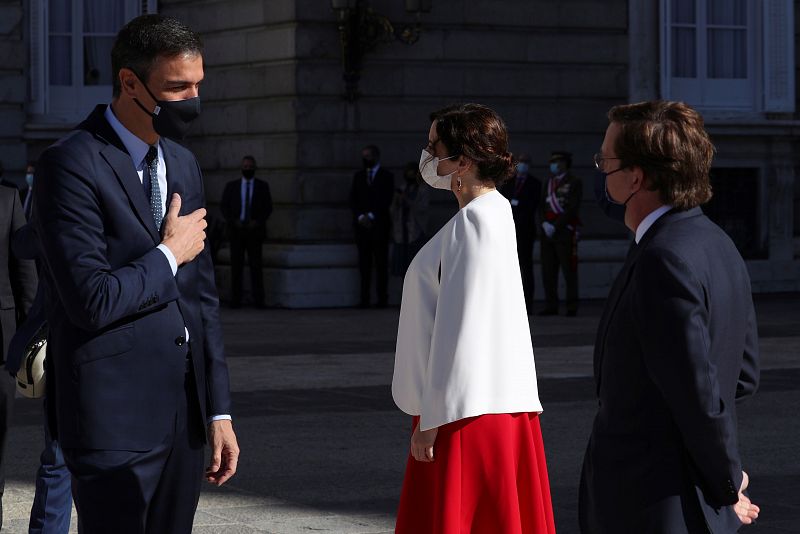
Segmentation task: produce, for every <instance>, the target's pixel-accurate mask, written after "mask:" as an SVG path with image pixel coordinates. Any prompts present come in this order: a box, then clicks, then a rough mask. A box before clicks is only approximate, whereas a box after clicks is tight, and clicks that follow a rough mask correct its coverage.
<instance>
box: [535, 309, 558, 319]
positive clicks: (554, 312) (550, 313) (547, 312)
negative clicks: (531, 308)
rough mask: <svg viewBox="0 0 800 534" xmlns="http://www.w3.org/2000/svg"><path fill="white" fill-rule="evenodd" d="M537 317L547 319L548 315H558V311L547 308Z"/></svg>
mask: <svg viewBox="0 0 800 534" xmlns="http://www.w3.org/2000/svg"><path fill="white" fill-rule="evenodd" d="M537 315H539V317H547V316H548V315H558V310H557V309H555V308H545V309H543V310H542V311H540V312H539V313H538V314H537Z"/></svg>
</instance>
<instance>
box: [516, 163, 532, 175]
mask: <svg viewBox="0 0 800 534" xmlns="http://www.w3.org/2000/svg"><path fill="white" fill-rule="evenodd" d="M530 168H531V166H530V165H528V164H527V163H523V162H522V161H520V162H519V163H517V174H519V175H521V176H524V175H526V174H528V171H529V170H530Z"/></svg>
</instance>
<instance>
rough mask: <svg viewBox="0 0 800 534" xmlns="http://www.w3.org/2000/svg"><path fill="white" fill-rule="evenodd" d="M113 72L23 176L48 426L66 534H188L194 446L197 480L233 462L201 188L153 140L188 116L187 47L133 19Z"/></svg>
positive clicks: (192, 65)
mask: <svg viewBox="0 0 800 534" xmlns="http://www.w3.org/2000/svg"><path fill="white" fill-rule="evenodd" d="M112 71H113V73H114V78H113V80H114V97H113V100H112V103H111V106H105V105H101V106H98V107H97V108H96V109H95V110H94V111H93V112H92V113H91V114H90V115H89V117H88V118H87V119H86V120H85V121H84V122H83V123H82V124H80V125H79V126H78V127H77V128H76V129H75V130H74V131H73V132H71V133H70V134H68V135H67V136H66V137H64V138H63V139H61V140H60V141H58V142H57V143H56V144H54V145H53V146H51V147H49V148H48V149H47V150H46V151H45V152H44V153H43V154H42V156H41V158H40V160H39V163H38V165H37V175H36V187H35V188H34V204H33V209H34V215H33V221H34V225H35V228H36V232H37V234H38V236H39V239H40V242H41V243H40V244H41V251H42V256H43V259H44V268H43V272H44V273H45V276H46V284H45V287H46V288H47V294H46V306H45V308H46V310H47V322H48V325H49V337H48V358H47V363H48V369H47V373H48V381H47V386H48V392H47V397H48V398H49V399H52V400H53V401H54V404H55V405H54V409H52V410H48V413H49V415H51V416H55V418H54V419H55V420H54V423H55V426H52V425H51V430H53V434H54V436H55V437H56V438H57V439H58V440H59V442H60V443H61V446H62V447H63V451H64V457H65V460H66V463H67V466H68V467H69V470H70V472H71V473H72V476H73V490H74V496H75V504H76V507H77V509H78V516H79V522H80V528H81V532H85V533H100V532H110V531H113V532H116V533H128V532H130V533H145V532H147V533H150V532H170V533H181V532H186V533H188V532H190V531H191V528H192V521H193V517H194V511H195V509H196V507H197V501H198V498H199V494H200V481H201V478H202V477H203V476H204V475H203V444H204V442H206V440H207V441H208V443H209V444H210V446H211V448H212V454H211V465H210V466H209V467H208V468H207V469H206V471H205V478H206V479H207V480H208V481H209V482H212V483H215V484H217V485H219V484H222V483H224V482H225V481H227V480H228V479H229V478H230V477H231V476H232V475H233V474H234V472H235V470H236V463H237V459H238V446H237V444H236V437H235V434H234V432H233V427H232V425H231V420H230V415H229V414H230V408H231V400H230V393H229V389H228V388H229V386H228V370H227V364H226V362H225V357H224V352H223V342H222V333H221V328H220V323H219V309H218V299H217V294H216V289H215V285H214V269H213V266H212V264H211V258H210V255H209V249H208V245H207V241H206V239H205V232H204V229H205V226H206V223H205V220H204V217H205V209H204V208H203V206H204V204H205V199H204V192H203V181H202V176H201V173H200V168H199V165H198V163H197V160H196V159H195V157H194V155H193V154H192V153H191V152H189V151H188V150H186V149H185V148H183V147H182V146H181V145H179V144H178V143H175V142H173V141H171V140H170V139H167V137H168V136H169V137H173V136H174V137H176V138H180V137H181V136H182V135H183V134H185V132H186V129H187V128H188V126H189V124H190V123H191V121H192V119H194V118H195V117H196V116H197V114H198V113H199V97H198V88H199V85H200V82H201V81H202V79H203V61H202V44H201V42H200V39H199V36H198V35H197V34H196V33H194V32H193V31H191V30H190V29H189V28H187V27H186V26H184V25H183V24H181V23H180V22H178V21H177V20H175V19H171V18H168V17H163V16H161V15H144V16H141V17H137V18H136V19H134V20H132V21H131V22H129V23H128V24H127V25H126V26H125V27H124V28H123V29H122V30H120V32H119V34H118V35H117V38H116V41H115V43H114V46H113V49H112ZM167 203H169V206H167ZM51 378H52V380H51ZM51 388H52V389H51Z"/></svg>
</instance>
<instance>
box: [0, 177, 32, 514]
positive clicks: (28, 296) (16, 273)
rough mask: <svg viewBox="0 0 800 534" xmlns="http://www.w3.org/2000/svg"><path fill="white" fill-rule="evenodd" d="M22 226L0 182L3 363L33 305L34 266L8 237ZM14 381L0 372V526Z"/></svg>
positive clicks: (13, 192) (13, 198)
mask: <svg viewBox="0 0 800 534" xmlns="http://www.w3.org/2000/svg"><path fill="white" fill-rule="evenodd" d="M23 226H25V215H24V214H23V213H22V204H20V201H19V194H18V192H17V189H16V188H14V187H8V186H5V185H0V358H2V361H3V362H5V359H6V355H7V351H8V344H9V342H10V341H11V337H12V336H13V335H14V332H15V331H16V329H17V325H18V324H20V323H22V322H23V321H24V319H25V315H26V314H27V313H28V310H29V309H30V307H31V305H32V304H33V299H34V296H35V295H36V284H37V278H36V265H35V264H34V262H33V261H30V260H23V259H20V258H19V257H18V256H16V255H15V254H14V253H13V252H12V251H11V237H12V235H13V234H14V232H16V231H17V230H19V229H20V228H22V227H23ZM14 389H15V386H14V380H13V379H12V378H11V377H10V376H8V374H6V373H5V372H0V528H1V527H2V525H3V501H2V498H3V489H4V487H5V476H4V473H5V456H6V455H5V446H6V433H7V431H8V425H9V423H10V419H11V408H12V406H13V404H14Z"/></svg>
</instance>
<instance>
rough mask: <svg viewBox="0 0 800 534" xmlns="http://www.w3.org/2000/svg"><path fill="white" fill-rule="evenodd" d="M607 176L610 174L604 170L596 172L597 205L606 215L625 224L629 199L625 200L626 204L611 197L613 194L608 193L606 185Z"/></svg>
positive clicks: (595, 194)
mask: <svg viewBox="0 0 800 534" xmlns="http://www.w3.org/2000/svg"><path fill="white" fill-rule="evenodd" d="M607 176H608V175H607V174H606V173H604V172H602V171H597V172H596V173H595V175H594V198H595V200H597V205H598V206H600V209H601V210H603V213H605V214H606V217H609V218H610V219H613V220H615V221H619V222H621V223H623V224H624V223H625V204H627V201H625V204H620V203H619V202H617V201H615V200H614V199H613V198H611V196H610V195H609V194H608V188H607V187H606V178H607ZM631 196H632V195H631ZM628 200H630V197H628Z"/></svg>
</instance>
